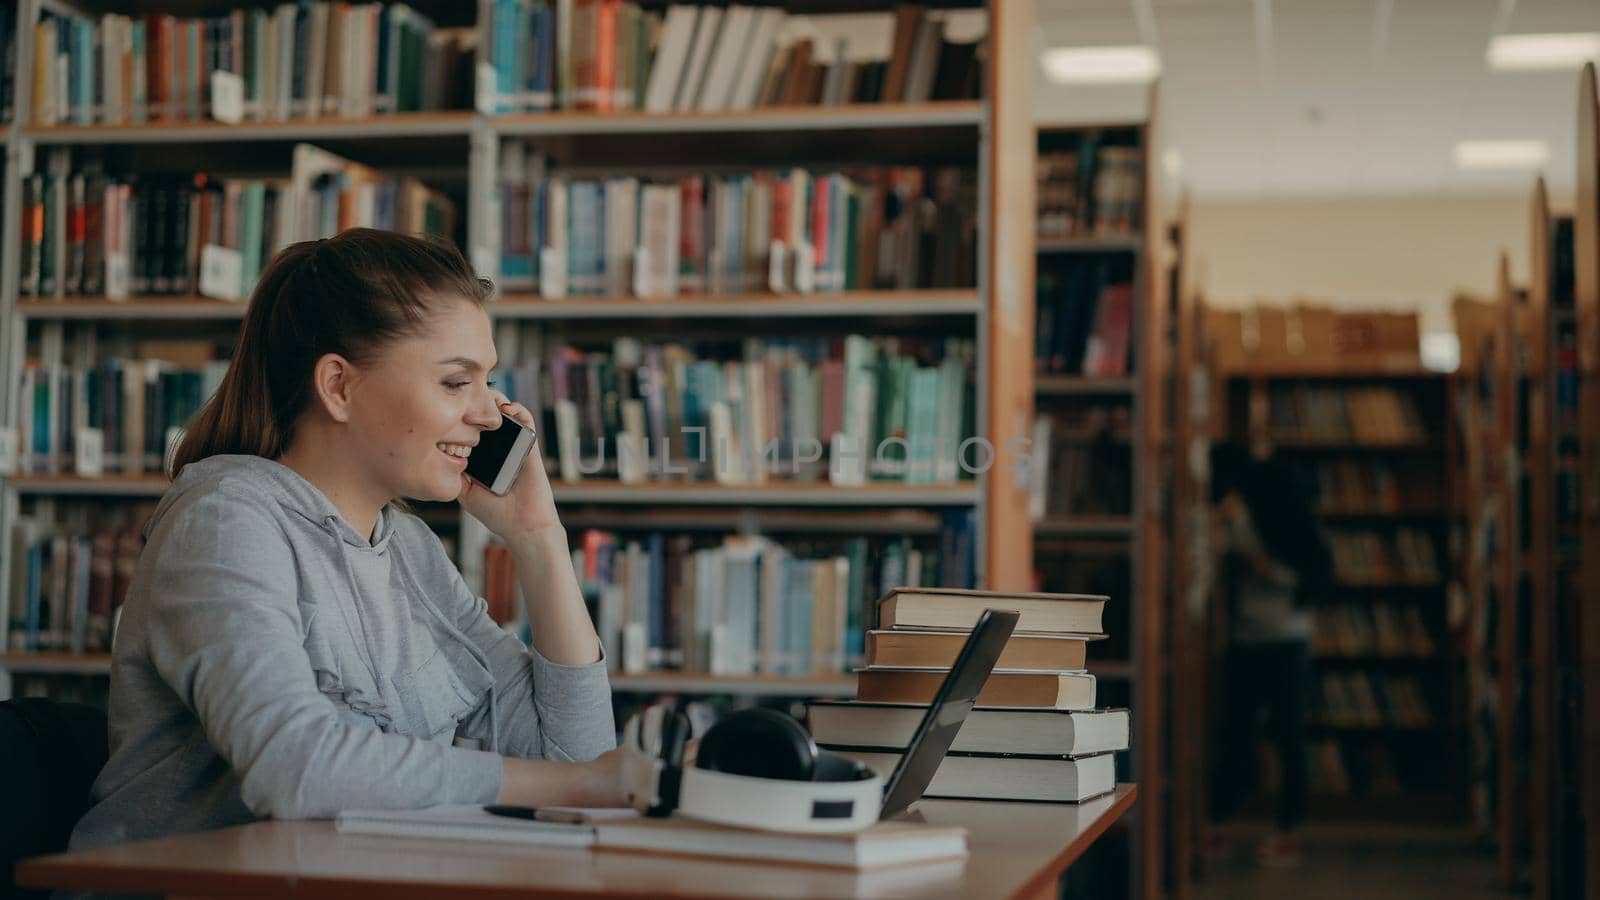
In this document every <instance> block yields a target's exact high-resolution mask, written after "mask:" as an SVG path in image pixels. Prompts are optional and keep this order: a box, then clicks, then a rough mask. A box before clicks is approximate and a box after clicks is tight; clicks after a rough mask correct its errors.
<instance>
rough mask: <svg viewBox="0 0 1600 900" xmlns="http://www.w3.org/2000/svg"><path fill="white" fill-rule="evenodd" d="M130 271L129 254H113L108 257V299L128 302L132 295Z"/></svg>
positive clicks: (120, 252) (121, 252)
mask: <svg viewBox="0 0 1600 900" xmlns="http://www.w3.org/2000/svg"><path fill="white" fill-rule="evenodd" d="M131 274H132V273H131V272H130V270H129V269H128V254H127V253H126V252H123V251H119V252H117V253H113V254H111V255H110V256H107V257H106V299H107V300H126V299H128V295H129V294H130V293H131V292H130V290H129V288H130V287H131V282H130V280H129V279H130V277H131Z"/></svg>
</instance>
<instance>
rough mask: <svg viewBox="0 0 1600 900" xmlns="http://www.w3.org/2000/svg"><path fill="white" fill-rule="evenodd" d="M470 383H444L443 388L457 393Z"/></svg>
mask: <svg viewBox="0 0 1600 900" xmlns="http://www.w3.org/2000/svg"><path fill="white" fill-rule="evenodd" d="M471 383H472V382H470V381H446V382H445V383H444V386H445V387H447V388H449V389H450V390H452V391H459V390H461V389H462V388H464V387H466V386H467V385H469V384H471Z"/></svg>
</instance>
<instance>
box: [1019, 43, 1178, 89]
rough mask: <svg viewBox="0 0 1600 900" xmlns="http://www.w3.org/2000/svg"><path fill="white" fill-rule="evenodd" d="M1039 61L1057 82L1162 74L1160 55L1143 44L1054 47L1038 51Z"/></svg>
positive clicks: (1121, 79)
mask: <svg viewBox="0 0 1600 900" xmlns="http://www.w3.org/2000/svg"><path fill="white" fill-rule="evenodd" d="M1039 61H1040V62H1041V63H1043V64H1044V71H1045V74H1046V75H1048V76H1049V77H1050V80H1051V81H1054V82H1055V83H1057V84H1115V83H1124V82H1142V81H1150V80H1152V79H1154V78H1155V77H1156V76H1157V75H1159V74H1161V58H1160V57H1159V56H1157V55H1156V51H1155V50H1153V49H1151V48H1150V47H1145V46H1142V45H1135V46H1128V47H1054V48H1051V49H1049V50H1046V51H1044V53H1042V54H1040V55H1039Z"/></svg>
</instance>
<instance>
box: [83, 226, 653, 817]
mask: <svg viewBox="0 0 1600 900" xmlns="http://www.w3.org/2000/svg"><path fill="white" fill-rule="evenodd" d="M488 291H489V287H488V284H487V282H484V281H482V280H480V279H478V278H477V277H476V276H474V275H473V273H472V271H471V269H470V268H469V266H468V265H467V263H466V261H465V260H464V259H463V258H462V257H461V255H460V254H459V253H458V252H457V251H455V250H454V249H452V248H448V247H446V246H444V245H441V244H437V243H432V242H429V241H425V240H421V239H418V238H411V237H404V236H401V235H397V234H393V233H388V232H382V231H374V230H370V229H357V230H353V231H347V232H345V233H343V234H341V235H339V236H338V237H335V238H330V239H325V240H321V241H314V242H307V243H301V244H295V245H294V246H291V247H289V248H288V249H286V250H284V251H283V252H282V253H280V254H279V255H278V256H277V258H276V259H275V260H274V261H273V262H272V264H271V265H270V266H269V267H268V268H267V270H266V272H265V273H264V274H263V275H262V277H261V281H260V284H259V285H258V287H257V288H256V291H255V294H254V296H252V297H251V300H250V305H249V308H248V309H247V310H246V313H245V319H244V326H243V329H242V332H241V334H240V339H239V346H238V348H237V351H236V353H235V355H234V359H233V363H232V365H231V366H230V367H229V370H228V374H227V377H226V378H224V379H223V382H222V384H221V386H220V387H219V388H218V390H217V394H216V396H214V397H213V398H212V399H211V400H210V401H209V402H208V403H207V404H206V406H205V408H204V409H203V410H201V412H200V413H199V414H198V415H197V416H196V417H195V419H194V421H193V422H192V423H191V426H190V428H189V429H188V432H187V434H186V436H185V437H184V439H183V441H182V443H181V444H180V445H179V446H178V448H177V454H176V458H175V459H174V461H173V472H174V479H173V483H172V487H171V488H170V489H168V491H167V493H166V495H165V497H163V499H162V501H161V504H160V506H159V507H158V508H157V510H156V512H155V514H154V515H153V516H152V518H151V519H150V521H149V523H148V524H147V525H146V527H145V535H146V538H147V544H146V547H145V550H144V553H143V555H142V556H141V557H140V559H139V568H138V572H137V574H136V576H135V578H134V581H133V584H132V586H131V588H130V590H129V594H128V600H127V603H126V606H125V607H124V608H123V612H122V620H121V623H120V625H119V627H118V633H117V635H116V640H115V646H114V650H113V659H112V667H111V695H110V727H111V758H110V761H109V762H108V763H107V765H106V767H105V769H104V770H103V771H102V772H101V774H100V776H99V778H98V780H97V781H96V782H95V785H94V789H93V791H92V793H91V801H92V807H91V809H90V810H89V812H88V814H87V815H86V816H85V817H84V818H83V819H82V821H80V822H79V824H78V827H77V829H76V831H75V832H74V834H73V839H72V846H73V847H74V848H83V847H93V846H99V845H104V844H112V843H118V842H122V841H130V840H136V839H142V838H148V837H153V836H158V835H164V834H171V833H176V832H186V831H197V830H202V829H208V828H217V827H221V826H225V825H233V824H238V823H242V822H248V821H251V820H254V819H258V818H263V817H274V818H285V819H294V818H324V817H331V816H333V815H334V814H336V813H337V812H338V811H339V810H341V809H346V808H358V807H364V808H380V807H422V806H430V805H434V804H439V803H490V802H495V801H499V802H506V803H517V804H524V805H529V806H544V805H549V804H554V805H579V806H597V805H620V804H622V803H623V797H622V794H621V786H620V779H619V777H618V776H619V767H620V753H619V752H618V751H616V750H614V749H613V748H614V746H615V736H616V732H615V727H614V725H613V723H612V719H611V702H610V701H611V693H610V685H609V683H608V682H607V680H606V670H605V665H604V663H603V661H602V659H603V657H602V652H601V648H600V644H599V640H598V639H597V638H596V636H595V631H594V627H593V626H592V624H591V623H590V620H589V615H588V613H587V611H586V610H585V608H584V604H583V599H582V595H581V593H580V590H579V587H578V583H577V580H576V577H575V576H574V573H573V570H572V562H571V556H570V554H569V552H568V548H567V540H566V533H565V531H564V530H563V528H562V526H561V522H560V520H559V518H558V517H557V515H556V509H555V504H554V501H553V499H552V496H551V490H550V483H549V480H548V479H547V477H546V475H545V471H544V466H543V464H542V461H541V460H540V455H539V454H538V453H537V452H535V453H533V454H532V455H531V456H530V457H529V459H528V460H527V462H526V463H525V464H524V466H523V469H522V473H521V475H520V477H519V478H518V480H517V482H516V484H515V486H514V487H513V488H512V490H511V491H510V493H508V494H507V495H506V496H503V497H499V496H495V495H494V494H492V493H490V492H489V491H488V490H486V489H485V488H484V487H483V486H482V485H480V484H477V483H476V482H474V481H472V480H471V479H469V478H468V477H467V475H466V474H465V467H466V457H467V456H468V455H470V453H471V449H472V445H473V444H475V443H476V442H477V440H478V435H479V434H480V433H481V432H482V431H484V430H485V429H491V428H495V427H497V426H498V425H499V423H500V421H501V419H500V416H501V413H502V412H504V413H505V414H506V415H509V416H511V417H513V418H515V419H517V420H518V421H520V422H522V423H523V424H528V425H531V424H533V420H532V416H531V415H530V414H529V412H528V410H526V409H524V408H523V407H522V406H520V405H518V404H514V403H508V402H506V397H505V395H504V394H501V393H499V392H497V391H495V390H494V389H493V388H492V387H491V386H490V385H489V383H488V380H487V379H488V375H489V371H490V370H491V369H493V368H494V366H495V363H496V359H495V348H494V342H493V340H492V337H491V332H490V325H489V319H488V315H487V314H486V312H485V311H484V309H483V302H484V299H485V297H486V296H487V295H488ZM400 498H416V499H421V500H454V499H457V498H459V499H460V501H461V505H462V507H463V508H464V509H465V510H466V511H467V512H469V513H471V514H472V515H473V516H475V517H476V518H478V519H479V520H480V521H481V522H483V524H484V525H485V526H487V527H488V528H489V530H490V531H492V532H494V533H495V534H496V535H498V536H499V537H500V538H501V539H502V540H504V541H505V543H506V544H507V546H508V547H510V549H511V552H512V555H513V557H514V558H515V560H516V567H517V571H518V573H519V576H520V579H521V586H522V589H523V593H524V595H525V596H526V598H527V604H528V609H527V613H528V620H529V622H530V625H531V630H532V634H533V636H534V639H533V647H532V648H527V647H524V646H523V645H522V643H521V642H520V641H518V640H517V639H516V638H515V637H513V636H511V635H509V634H507V633H506V632H504V631H502V630H501V629H499V628H498V627H496V626H495V624H494V622H493V621H491V620H490V619H489V617H488V615H487V613H486V611H485V604H484V601H483V600H481V599H479V598H477V597H476V596H474V595H473V593H472V591H471V590H469V589H468V588H467V586H466V583H465V582H464V581H463V580H462V578H461V574H460V573H459V572H458V571H457V570H456V568H455V566H454V565H453V564H452V563H451V562H450V560H449V558H448V557H447V556H446V555H445V552H444V548H443V546H442V545H441V544H440V543H439V540H438V538H437V537H435V536H434V535H433V533H432V532H431V531H429V530H428V528H427V527H426V526H425V525H423V523H422V522H421V520H419V519H418V518H417V517H415V516H413V515H410V514H409V513H407V512H405V511H403V509H401V508H400V507H398V506H397V505H396V502H395V501H397V500H399V499H400Z"/></svg>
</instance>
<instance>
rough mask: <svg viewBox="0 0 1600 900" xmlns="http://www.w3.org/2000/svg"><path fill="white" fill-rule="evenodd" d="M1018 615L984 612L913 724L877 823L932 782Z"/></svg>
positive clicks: (902, 807) (907, 804)
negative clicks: (913, 729)
mask: <svg viewBox="0 0 1600 900" xmlns="http://www.w3.org/2000/svg"><path fill="white" fill-rule="evenodd" d="M1020 615H1021V614H1020V613H1018V612H1016V611H1014V610H1000V609H986V610H984V611H983V614H982V615H980V616H979V617H978V624H977V625H975V626H974V627H973V629H972V634H970V635H968V636H967V642H966V643H965V644H963V645H961V652H960V653H959V654H957V655H956V661H955V665H952V666H951V667H950V673H949V674H948V675H946V676H945V678H944V682H943V683H942V684H940V685H939V690H938V692H937V693H935V694H934V695H933V702H932V703H930V704H928V711H927V713H926V714H924V715H923V717H922V721H921V722H919V723H918V724H917V730H916V733H915V734H913V735H912V736H911V742H910V743H909V744H907V745H906V752H905V754H904V755H903V756H901V757H900V762H899V764H898V765H896V766H895V767H894V772H893V774H891V775H890V776H889V780H888V781H887V782H886V783H885V784H884V786H883V809H882V810H880V811H879V813H878V819H879V821H883V820H887V819H892V818H894V817H895V816H898V815H900V814H901V813H903V812H905V811H906V809H907V808H909V807H910V806H911V804H912V803H915V802H916V801H917V800H918V799H920V798H921V797H922V792H923V791H926V790H927V789H928V785H929V784H931V783H932V782H933V775H934V773H935V772H937V771H938V770H939V763H941V762H943V761H944V756H945V754H946V753H947V752H949V750H950V745H951V744H953V743H955V739H956V735H957V734H958V733H960V731H961V725H962V723H963V722H966V721H967V715H968V714H969V713H971V712H972V707H973V706H974V705H975V704H976V703H977V701H978V692H979V691H981V690H983V685H984V682H986V681H988V680H989V673H990V672H992V671H994V663H995V660H997V659H999V658H1000V651H1001V650H1004V649H1005V646H1006V641H1007V640H1009V639H1010V638H1011V632H1012V631H1014V630H1015V629H1016V627H1017V619H1018V617H1019V616H1020Z"/></svg>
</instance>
